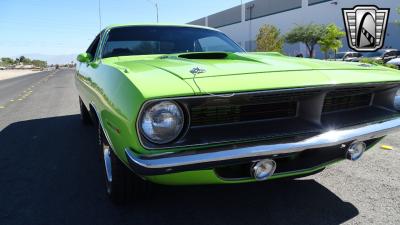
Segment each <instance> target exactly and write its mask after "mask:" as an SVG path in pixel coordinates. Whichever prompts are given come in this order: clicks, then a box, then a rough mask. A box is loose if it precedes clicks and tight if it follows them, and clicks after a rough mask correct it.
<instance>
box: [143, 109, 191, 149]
mask: <svg viewBox="0 0 400 225" xmlns="http://www.w3.org/2000/svg"><path fill="white" fill-rule="evenodd" d="M183 124H184V118H183V112H182V109H181V108H180V107H179V106H178V105H177V104H175V103H174V102H171V101H162V102H159V103H157V104H154V105H151V106H150V107H147V108H146V109H145V110H144V111H143V114H142V117H141V121H140V129H141V131H142V133H143V135H144V136H145V137H146V138H147V139H148V140H149V141H151V142H154V143H156V144H165V143H168V142H171V141H173V140H174V139H175V138H177V137H178V135H179V134H180V133H181V131H182V129H183Z"/></svg>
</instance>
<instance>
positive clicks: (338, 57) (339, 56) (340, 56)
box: [336, 52, 346, 59]
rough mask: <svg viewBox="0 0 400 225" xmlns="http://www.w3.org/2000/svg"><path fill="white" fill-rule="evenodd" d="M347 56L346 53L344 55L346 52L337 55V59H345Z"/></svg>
mask: <svg viewBox="0 0 400 225" xmlns="http://www.w3.org/2000/svg"><path fill="white" fill-rule="evenodd" d="M345 54H346V53H344V52H339V53H336V59H343V57H344V55H345Z"/></svg>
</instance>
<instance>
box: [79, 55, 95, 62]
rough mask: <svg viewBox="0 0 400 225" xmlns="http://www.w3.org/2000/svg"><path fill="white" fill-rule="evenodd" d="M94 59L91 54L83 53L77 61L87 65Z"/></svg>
mask: <svg viewBox="0 0 400 225" xmlns="http://www.w3.org/2000/svg"><path fill="white" fill-rule="evenodd" d="M92 59H93V57H92V55H90V53H81V54H79V55H78V56H77V57H76V60H78V62H81V63H87V62H90V61H92Z"/></svg>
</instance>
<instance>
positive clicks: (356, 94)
mask: <svg viewBox="0 0 400 225" xmlns="http://www.w3.org/2000/svg"><path fill="white" fill-rule="evenodd" d="M373 89H374V87H359V88H340V89H337V90H335V91H332V92H329V93H328V94H327V95H326V97H325V102H324V106H323V110H322V112H323V113H328V112H335V111H341V110H350V109H354V108H358V107H363V106H369V105H370V103H371V100H372V96H373V95H372V91H373Z"/></svg>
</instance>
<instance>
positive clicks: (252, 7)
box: [246, 4, 254, 51]
mask: <svg viewBox="0 0 400 225" xmlns="http://www.w3.org/2000/svg"><path fill="white" fill-rule="evenodd" d="M246 8H247V9H248V10H249V51H252V49H251V47H252V43H251V20H252V11H253V9H254V4H250V5H249V6H247V7H246Z"/></svg>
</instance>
